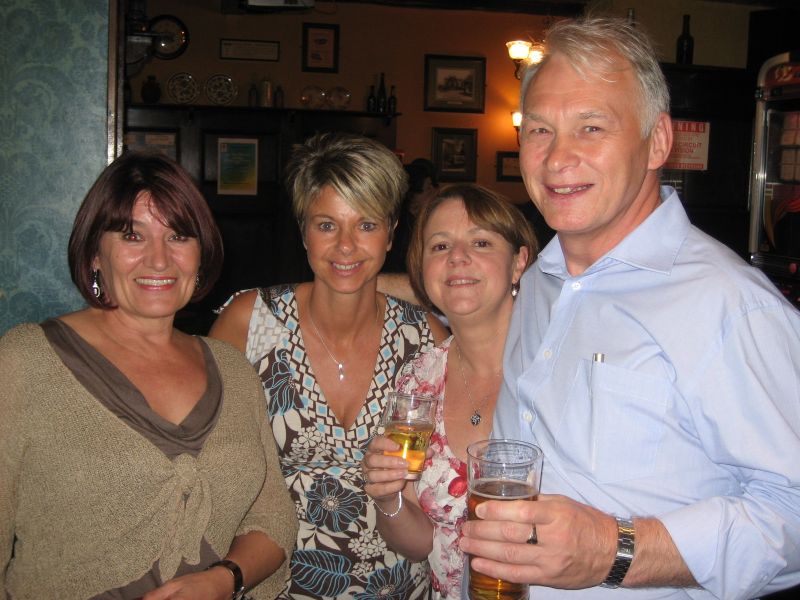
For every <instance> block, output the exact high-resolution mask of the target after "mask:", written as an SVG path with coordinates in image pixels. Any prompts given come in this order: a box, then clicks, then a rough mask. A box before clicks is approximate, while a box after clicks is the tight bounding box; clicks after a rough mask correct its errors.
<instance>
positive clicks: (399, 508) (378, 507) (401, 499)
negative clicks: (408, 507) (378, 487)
mask: <svg viewBox="0 0 800 600" xmlns="http://www.w3.org/2000/svg"><path fill="white" fill-rule="evenodd" d="M397 497H398V498H399V499H400V501H399V502H398V503H397V510H396V511H394V512H393V513H387V512H386V511H384V510H383V509H382V508H381V507H380V506H379V505H378V503H377V502H376V503H375V508H377V509H378V510H379V511H380V513H381V514H382V515H383V516H384V517H389V518H390V519H393V518H394V517H396V516H397V515H399V514H400V510H401V509H402V508H403V492H397Z"/></svg>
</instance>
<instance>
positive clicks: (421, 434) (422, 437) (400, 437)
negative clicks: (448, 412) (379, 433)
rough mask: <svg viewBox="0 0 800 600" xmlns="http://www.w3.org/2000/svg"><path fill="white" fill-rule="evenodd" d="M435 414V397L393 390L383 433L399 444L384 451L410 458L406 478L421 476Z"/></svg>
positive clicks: (385, 415) (387, 404)
mask: <svg viewBox="0 0 800 600" xmlns="http://www.w3.org/2000/svg"><path fill="white" fill-rule="evenodd" d="M435 418H436V398H434V397H432V396H420V395H417V394H398V393H396V392H391V393H390V394H389V400H388V402H387V403H386V408H385V409H384V411H383V420H382V421H381V424H382V425H383V426H384V427H385V428H386V432H385V433H384V435H385V436H386V437H387V438H389V439H390V440H392V441H393V442H395V443H397V444H399V445H400V449H399V450H393V451H388V450H387V451H384V454H386V455H389V456H399V457H400V458H404V459H405V460H407V461H408V474H407V475H406V477H405V478H406V479H419V478H420V475H422V467H423V465H424V464H425V454H426V453H427V451H428V443H429V442H430V439H431V434H432V433H433V425H434V419H435Z"/></svg>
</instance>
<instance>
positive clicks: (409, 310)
mask: <svg viewBox="0 0 800 600" xmlns="http://www.w3.org/2000/svg"><path fill="white" fill-rule="evenodd" d="M386 303H387V305H388V307H389V309H391V310H394V311H396V312H397V313H399V314H400V317H401V319H402V321H403V322H404V323H408V324H427V314H428V312H427V311H426V310H425V309H424V308H423V307H421V306H420V305H419V304H414V303H413V302H409V301H408V300H403V299H402V298H398V297H396V296H390V295H389V294H386Z"/></svg>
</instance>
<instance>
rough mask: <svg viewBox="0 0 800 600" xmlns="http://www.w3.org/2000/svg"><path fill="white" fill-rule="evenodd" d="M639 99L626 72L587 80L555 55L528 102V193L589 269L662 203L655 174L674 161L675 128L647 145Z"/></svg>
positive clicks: (665, 123) (523, 157)
mask: <svg viewBox="0 0 800 600" xmlns="http://www.w3.org/2000/svg"><path fill="white" fill-rule="evenodd" d="M638 94H639V92H638V87H637V86H636V82H635V79H634V74H633V71H632V69H631V68H630V67H629V66H627V65H626V68H623V69H619V70H616V71H614V72H613V73H610V74H605V75H602V76H601V75H598V74H589V75H587V77H583V76H581V75H580V74H579V73H578V72H577V71H576V70H575V69H574V68H573V67H572V66H571V65H570V64H569V62H568V61H567V60H566V58H565V57H564V56H563V55H560V54H556V55H554V56H552V57H551V58H550V59H549V60H548V62H547V63H546V64H545V65H544V66H542V67H541V71H540V72H539V74H538V75H537V76H536V78H535V79H534V80H533V82H532V83H531V86H530V88H529V89H528V92H527V94H526V96H525V101H524V106H523V115H524V116H523V122H522V126H521V128H520V166H521V169H522V174H523V179H524V181H525V186H526V188H527V190H528V193H529V194H530V196H531V198H532V199H533V202H534V204H536V206H537V208H538V209H539V211H540V212H541V213H542V215H543V216H544V218H545V220H546V221H547V224H548V225H550V227H552V228H553V229H555V230H556V231H557V232H558V234H559V239H560V240H561V243H562V247H563V248H564V251H565V254H569V253H570V252H572V253H576V254H579V255H581V256H582V257H583V259H582V262H583V263H584V264H581V265H580V266H581V267H582V268H583V269H585V268H586V267H588V266H589V265H590V264H592V262H594V261H595V260H597V259H598V258H600V257H601V256H602V255H603V254H605V253H606V252H608V251H609V250H610V249H611V248H613V247H614V246H616V245H617V244H618V243H619V242H620V241H621V240H622V239H623V238H624V237H625V236H626V235H627V234H628V233H630V232H631V231H632V230H633V229H635V228H636V226H638V225H639V223H641V222H642V221H643V220H644V219H645V218H646V217H647V216H648V215H649V214H650V213H651V212H652V211H653V210H655V208H656V207H657V206H658V204H659V202H660V199H659V191H658V173H657V169H658V168H659V167H660V166H661V165H662V164H663V162H664V161H665V160H666V157H667V154H668V153H669V147H670V145H671V142H672V137H671V126H670V122H669V117H668V116H667V115H665V114H662V115H661V116H660V118H659V120H658V122H657V123H656V126H655V127H654V129H653V132H652V133H651V134H650V136H649V137H647V138H643V137H642V133H641V126H640V123H639V110H638V106H637V99H638V97H639V95H638ZM568 263H569V257H568ZM570 270H571V271H572V269H570Z"/></svg>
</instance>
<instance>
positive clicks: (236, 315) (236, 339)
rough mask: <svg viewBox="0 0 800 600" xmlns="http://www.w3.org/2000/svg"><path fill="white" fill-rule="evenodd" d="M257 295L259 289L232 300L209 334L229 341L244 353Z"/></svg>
mask: <svg viewBox="0 0 800 600" xmlns="http://www.w3.org/2000/svg"><path fill="white" fill-rule="evenodd" d="M257 295H258V291H257V290H250V291H249V292H245V293H244V294H240V295H239V296H236V298H234V299H233V300H231V303H230V304H229V305H228V306H226V307H225V309H224V310H223V311H222V313H221V314H220V315H219V316H218V317H217V320H216V321H214V324H213V325H212V326H211V331H210V332H209V334H208V336H209V337H213V338H217V339H218V340H222V341H223V342H228V343H229V344H232V345H233V346H235V347H236V348H238V349H239V350H240V351H241V352H242V353H244V351H245V349H246V346H247V330H248V328H249V327H250V315H251V314H252V313H253V305H254V304H255V302H256V296H257Z"/></svg>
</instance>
